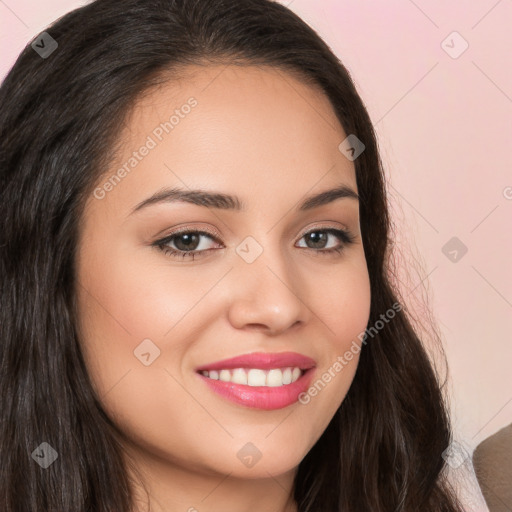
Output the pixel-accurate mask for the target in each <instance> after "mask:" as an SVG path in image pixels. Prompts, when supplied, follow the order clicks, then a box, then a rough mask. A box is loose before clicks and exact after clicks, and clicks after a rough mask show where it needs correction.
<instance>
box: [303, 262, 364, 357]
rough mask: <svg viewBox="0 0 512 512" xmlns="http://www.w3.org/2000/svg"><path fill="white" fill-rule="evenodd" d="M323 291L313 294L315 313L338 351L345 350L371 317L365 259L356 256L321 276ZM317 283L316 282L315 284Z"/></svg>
mask: <svg viewBox="0 0 512 512" xmlns="http://www.w3.org/2000/svg"><path fill="white" fill-rule="evenodd" d="M322 284H323V286H322V293H316V294H315V295H313V296H315V297H316V304H317V305H316V308H315V310H314V311H315V312H318V313H321V319H322V320H323V321H324V323H325V325H326V327H327V331H326V332H327V334H328V335H329V339H330V341H331V343H332V345H333V348H336V350H337V351H341V350H343V351H345V350H346V347H347V346H350V345H351V343H352V340H353V339H356V340H357V336H358V335H359V334H360V333H361V332H363V331H364V330H365V329H366V326H367V323H368V319H369V316H370V304H371V292H370V280H369V276H368V270H367V267H366V261H365V260H364V259H357V260H354V261H353V262H350V263H348V262H347V264H346V265H341V266H340V268H339V269H336V270H335V271H334V272H332V273H331V274H330V275H326V276H324V277H323V283H322ZM318 286H319V284H318Z"/></svg>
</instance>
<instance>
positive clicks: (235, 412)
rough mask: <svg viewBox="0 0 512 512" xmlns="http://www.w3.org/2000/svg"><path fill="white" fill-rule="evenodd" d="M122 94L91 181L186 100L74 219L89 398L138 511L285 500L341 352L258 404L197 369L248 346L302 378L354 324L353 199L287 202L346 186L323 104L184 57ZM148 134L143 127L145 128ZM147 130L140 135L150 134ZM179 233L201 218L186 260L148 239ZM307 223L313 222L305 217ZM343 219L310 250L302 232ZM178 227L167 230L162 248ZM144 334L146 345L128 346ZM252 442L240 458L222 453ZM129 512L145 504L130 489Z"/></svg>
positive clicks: (276, 78)
mask: <svg viewBox="0 0 512 512" xmlns="http://www.w3.org/2000/svg"><path fill="white" fill-rule="evenodd" d="M185 71H186V73H184V74H183V75H182V76H181V78H180V79H179V80H174V81H171V82H168V83H166V84H165V85H163V86H160V87H159V88H158V89H155V90H153V91H152V92H151V93H150V94H146V95H145V96H144V97H143V98H142V99H140V100H139V102H138V103H137V105H136V106H135V108H134V109H133V112H132V113H131V115H130V116H129V118H128V119H127V122H126V124H125V126H124V128H123V130H122V131H121V132H120V140H121V143H122V144H121V151H120V152H119V154H118V155H117V157H116V159H115V162H113V163H112V166H111V167H110V168H109V169H108V172H105V175H104V177H103V178H102V180H101V181H100V182H99V186H100V187H101V186H102V185H103V184H104V183H105V180H106V179H107V178H108V177H110V176H112V174H113V173H115V171H116V170H117V169H118V168H119V167H120V166H122V165H123V163H124V162H126V161H127V160H128V159H129V158H130V156H131V155H132V152H133V151H134V150H138V148H140V147H141V146H142V145H143V144H144V143H145V141H146V140H147V137H148V135H151V133H152V132H153V130H154V129H155V127H157V126H158V125H159V124H160V123H161V122H163V121H164V120H167V119H168V118H169V116H170V113H172V111H173V110H174V109H175V108H178V109H179V108H180V107H181V106H182V105H183V104H185V103H186V101H187V99H188V98H190V97H191V96H193V97H194V98H195V99H196V100H197V106H195V107H194V108H193V109H192V110H191V112H190V113H189V114H188V115H186V116H184V117H183V118H180V121H179V124H177V125H176V126H175V127H174V129H173V130H172V131H171V132H170V133H169V134H165V135H164V137H163V139H162V141H160V142H158V144H157V146H156V147H155V148H154V149H152V150H151V151H150V152H149V154H148V155H147V156H145V157H144V158H143V159H142V160H141V161H140V162H139V163H138V164H137V166H136V167H135V168H134V169H133V170H131V172H130V173H129V174H127V175H126V176H125V177H124V178H123V179H122V180H121V181H120V182H119V183H117V184H116V185H115V186H114V187H113V189H112V190H110V191H109V192H108V193H106V194H105V196H104V197H103V198H102V199H97V198H96V197H94V196H93V195H91V197H90V198H89V200H88V202H87V204H86V208H85V210H84V213H83V218H82V221H81V230H80V238H79V240H80V243H79V247H78V251H77V266H76V269H77V270H76V271H77V278H78V282H79V286H78V287H77V293H78V305H79V324H80V325H79V330H80V342H81V344H82V348H83V352H84V357H85V360H86V365H87V368H88V371H89V373H90V376H91V380H92V382H93V386H94V387H95V389H96V391H97V393H98V396H99V397H100V400H101V403H102V404H103V407H104V409H105V411H106V412H107V414H108V415H109V416H110V417H111V418H112V419H113V421H114V422H115V423H116V424H117V425H118V426H119V428H120V429H121V430H122V432H123V433H124V435H125V437H126V439H125V441H124V447H125V449H126V454H127V455H126V456H127V457H130V460H132V461H133V464H134V465H135V467H136V468H137V470H138V472H139V476H140V477H141V478H142V479H143V481H144V483H145V485H146V488H147V490H148V492H149V494H150V497H151V510H155V511H160V510H161V511H164V510H165V511H189V512H192V511H195V510H197V511H199V512H207V511H209V512H214V511H215V512H219V511H222V512H249V511H253V510H267V511H276V512H282V511H287V512H288V511H295V510H297V509H296V505H295V503H294V502H293V500H292V498H291V495H292V489H293V479H294V476H295V474H296V470H297V467H298V465H299V463H300V462H301V460H302V459H303V458H304V456H305V455H306V454H307V453H308V451H309V450H310V449H311V447H312V446H313V445H314V444H315V442H316V441H317V440H318V438H319V437H320V436H321V434H322V432H323V431H324V430H325V428H326V427H327V425H328V424H329V422H330V420H331V419H332V417H333V415H334V414H335V412H336V410H337V409H338V407H339V406H340V404H341V402H342V401H343V399H344V397H345V395H346V393H347V391H348V389H349V387H350V384H351V382H352V379H353V377H354V374H355V370H356V367H357V362H358V357H359V356H358V354H355V355H354V357H353V359H352V360H351V361H350V362H348V364H346V365H345V366H344V367H343V370H342V371H340V372H338V373H336V376H335V377H334V378H332V380H331V382H329V383H328V384H327V385H326V386H325V387H324V388H323V389H322V390H321V391H320V392H319V393H318V394H317V396H315V397H312V398H311V400H310V401H309V403H307V404H302V403H299V402H295V403H294V404H293V405H291V406H289V407H286V408H282V409H277V410H273V411H264V410H260V409H253V408H248V407H244V406H241V405H237V404H235V403H232V402H230V401H227V400H226V399H224V398H222V397H220V396H219V395H217V394H216V393H214V392H212V391H210V389H209V388H208V387H207V386H206V385H205V383H204V382H203V381H202V379H201V378H200V377H199V376H198V375H197V374H196V372H195V368H197V367H198V366H201V365H204V364H207V363H211V362H214V361H218V360H220V359H225V358H230V357H234V356H238V355H242V354H247V353H251V352H285V351H294V352H298V353H301V354H304V355H307V356H309V357H311V358H313V359H314V360H315V361H316V364H317V367H316V370H315V372H316V374H315V378H314V379H313V383H314V382H315V381H316V380H317V379H318V378H320V376H321V375H322V374H323V373H324V372H325V371H327V370H328V368H329V367H332V365H333V364H334V362H335V361H336V360H337V357H338V356H340V355H343V354H344V353H345V352H346V351H347V350H349V348H350V347H351V345H352V343H353V341H354V340H357V336H358V335H359V334H360V333H361V332H363V331H364V330H365V328H366V325H367V322H368V318H369V313H370V284H369V278H368V271H367V266H366V260H365V254H364V248H363V244H362V239H361V233H360V225H359V203H358V201H357V199H352V198H341V199H337V200H335V201H333V202H331V203H329V204H326V205H323V206H320V207H317V208H314V209H311V210H308V211H305V212H298V211H296V210H295V208H296V206H297V204H298V203H299V202H300V201H302V200H304V199H305V198H306V197H309V196H311V195H314V194H316V193H319V192H322V191H324V190H328V189H331V188H335V187H337V186H339V185H347V186H349V187H351V188H352V189H353V190H354V191H355V192H357V184H356V178H355V168H354V163H353V162H351V161H350V160H348V159H347V158H346V157H345V156H344V155H343V154H342V153H341V152H340V151H339V150H338V145H339V144H340V142H341V141H342V140H344V139H345V137H346V136H347V134H345V133H344V131H343V129H342V127H341V125H340V123H339V122H338V120H337V119H336V116H335V114H334V111H333V109H332V107H331V105H330V103H329V101H328V99H327V98H326V97H325V96H324V95H323V94H322V93H321V91H320V89H317V88H316V87H312V86H310V85H306V84H305V83H303V82H301V81H299V80H298V79H297V78H294V77H292V76H291V75H290V74H288V73H285V72H283V71H280V70H277V69H274V68H270V67H256V66H245V67H241V66H232V65H230V66H227V67H225V66H220V65H219V66H217V65H209V66H207V67H188V68H186V70H185ZM153 138H155V137H153ZM155 140H157V139H155ZM174 186H177V187H181V188H183V189H185V190H187V189H195V188H202V189H205V190H208V191H215V192H223V193H227V194H233V195H236V196H238V197H239V198H240V200H241V201H243V203H244V204H245V206H246V209H245V210H244V211H234V210H233V211H230V210H222V209H215V208H208V207H205V206H198V205H194V204H190V203H186V202H182V201H178V202H167V203H160V204H154V205H151V206H148V207H146V208H142V209H140V210H138V211H137V212H135V213H133V214H131V211H132V210H133V208H135V206H136V205H138V204H139V203H140V202H141V201H143V200H145V199H147V198H148V197H150V196H152V195H153V194H154V193H155V192H157V191H159V190H160V189H162V188H163V187H174ZM181 227H187V228H188V227H190V228H191V229H192V228H193V229H207V230H210V231H212V233H214V234H216V237H217V238H218V240H215V239H211V238H209V237H202V238H201V239H200V240H201V241H200V245H199V246H198V245H196V246H194V247H193V249H196V250H203V249H205V250H206V249H211V250H208V251H207V252H204V253H203V254H202V255H198V256H197V257H196V258H195V259H194V260H192V259H191V258H189V259H182V258H173V257H172V256H170V255H168V254H165V253H164V252H163V251H161V250H160V249H159V248H158V247H155V246H152V243H153V242H155V241H157V240H159V239H162V238H164V236H167V235H168V234H171V232H172V231H174V230H176V229H177V228H181ZM315 228H316V229H315ZM327 228H337V229H348V230H349V231H350V232H351V233H352V235H353V236H354V241H353V243H351V244H349V245H346V246H345V247H344V248H343V250H342V252H341V253H339V254H338V253H331V254H327V253H323V254H322V253H321V252H316V251H315V247H316V248H320V249H321V250H324V251H325V250H326V249H327V248H331V247H336V246H339V245H343V241H342V240H340V239H339V238H338V237H336V236H335V235H329V238H328V240H327V241H326V242H325V243H324V246H322V245H321V244H320V245H318V243H317V245H315V244H314V243H312V241H311V240H310V237H309V236H304V235H305V234H306V233H308V232H311V231H320V232H321V233H324V232H323V231H321V230H322V229H327ZM247 236H252V237H253V238H254V239H255V240H256V241H257V242H258V243H259V245H260V246H261V247H262V249H263V252H262V253H261V255H260V256H259V257H258V258H256V260H255V261H254V262H252V263H250V264H249V263H247V262H246V261H245V260H244V259H242V258H241V257H240V256H239V255H238V253H237V252H236V248H237V246H238V245H239V244H240V243H241V242H242V241H243V240H244V239H245V238H246V237H247ZM180 241H181V242H182V241H183V238H181V239H180V238H179V237H178V239H176V238H175V239H174V242H170V243H169V244H170V245H171V247H172V248H174V249H176V250H177V247H178V248H182V252H184V250H183V244H182V245H177V244H179V243H180ZM144 339H150V340H151V341H152V342H153V343H154V344H155V345H156V346H157V347H158V348H159V350H160V355H159V357H157V358H156V359H155V360H154V361H153V362H152V363H151V364H149V365H148V366H146V365H144V364H142V363H141V361H140V360H139V359H138V358H137V357H135V355H134V350H136V349H137V347H138V346H139V345H140V343H141V342H142V340H144ZM248 442H251V443H252V444H254V445H255V446H256V447H257V448H258V450H259V451H260V452H261V454H262V457H261V459H260V460H259V461H258V462H257V463H256V464H255V465H254V466H252V467H247V466H245V465H244V464H242V463H241V461H240V459H239V458H238V457H237V452H238V451H239V450H240V449H241V448H242V447H244V446H245V445H246V443H248ZM134 489H135V491H136V492H137V496H138V500H139V501H138V502H137V503H138V506H139V509H138V510H140V511H141V512H142V511H146V510H148V507H147V505H145V504H144V501H143V498H144V494H143V493H142V491H141V487H140V486H139V484H134Z"/></svg>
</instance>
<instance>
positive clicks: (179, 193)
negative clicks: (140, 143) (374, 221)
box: [130, 185, 359, 215]
mask: <svg viewBox="0 0 512 512" xmlns="http://www.w3.org/2000/svg"><path fill="white" fill-rule="evenodd" d="M343 198H350V199H355V200H356V201H358V200H359V195H358V194H357V193H356V192H355V191H354V190H352V189H351V188H350V187H348V186H347V185H341V186H339V187H336V188H333V189H330V190H325V191H323V192H320V193H318V194H315V195H313V196H309V197H307V198H306V199H305V200H304V201H302V202H301V203H300V205H299V206H298V207H297V208H296V210H297V211H306V210H311V209H313V208H318V207H319V206H323V205H325V204H328V203H331V202H333V201H335V200H337V199H343ZM175 201H182V202H185V203H191V204H195V205H198V206H205V207H208V208H218V209H222V210H234V211H243V210H246V207H245V205H244V203H243V201H241V200H240V199H239V198H238V197H237V196H232V195H229V194H223V193H221V192H209V191H206V190H201V189H195V190H183V189H180V188H164V189H162V190H160V191H158V192H156V193H155V194H153V195H152V196H151V197H148V198H147V199H145V200H144V201H142V202H140V203H139V204H138V205H137V206H135V208H134V209H133V210H132V211H131V213H130V215H131V214H133V213H135V212H136V211H139V210H141V209H142V208H146V207H148V206H150V205H154V204H159V203H170V202H175Z"/></svg>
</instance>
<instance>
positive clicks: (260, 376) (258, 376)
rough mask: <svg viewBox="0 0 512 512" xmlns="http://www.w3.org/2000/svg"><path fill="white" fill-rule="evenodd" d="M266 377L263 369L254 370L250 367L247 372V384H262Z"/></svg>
mask: <svg viewBox="0 0 512 512" xmlns="http://www.w3.org/2000/svg"><path fill="white" fill-rule="evenodd" d="M240 370H241V368H240ZM266 379H267V376H266V375H265V372H264V371H263V370H255V369H253V368H251V369H250V370H249V373H248V374H247V384H248V385H249V386H264V385H265V381H266Z"/></svg>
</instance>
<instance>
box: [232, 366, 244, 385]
mask: <svg viewBox="0 0 512 512" xmlns="http://www.w3.org/2000/svg"><path fill="white" fill-rule="evenodd" d="M231 382H234V383H235V384H246V385H247V374H246V373H245V372H244V371H243V370H242V368H236V370H233V375H232V376H231Z"/></svg>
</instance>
